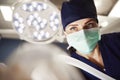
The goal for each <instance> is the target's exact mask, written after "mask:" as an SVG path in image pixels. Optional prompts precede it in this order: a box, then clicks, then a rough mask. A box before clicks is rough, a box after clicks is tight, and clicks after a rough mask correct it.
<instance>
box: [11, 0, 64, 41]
mask: <svg viewBox="0 0 120 80" xmlns="http://www.w3.org/2000/svg"><path fill="white" fill-rule="evenodd" d="M12 22H13V27H14V29H15V30H16V31H17V32H18V34H19V35H20V37H21V38H22V39H24V40H26V41H29V42H33V43H50V42H52V41H53V40H55V38H54V37H55V36H57V34H58V33H59V31H60V30H62V28H61V25H60V24H61V23H60V14H59V10H58V9H57V8H56V6H54V5H53V4H52V3H51V2H50V1H44V0H40V1H29V2H22V3H20V4H19V5H15V8H14V11H13V20H12Z"/></svg>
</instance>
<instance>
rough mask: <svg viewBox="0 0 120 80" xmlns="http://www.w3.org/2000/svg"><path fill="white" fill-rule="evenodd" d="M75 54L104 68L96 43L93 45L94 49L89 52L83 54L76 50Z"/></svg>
mask: <svg viewBox="0 0 120 80" xmlns="http://www.w3.org/2000/svg"><path fill="white" fill-rule="evenodd" d="M77 54H79V55H81V56H83V57H85V58H86V59H88V60H90V61H91V62H93V63H94V64H96V65H98V66H99V67H101V68H104V64H103V60H102V56H101V53H100V51H99V46H98V45H97V46H96V47H95V49H94V50H93V51H92V52H91V53H90V54H87V55H84V54H82V53H80V52H78V51H77Z"/></svg>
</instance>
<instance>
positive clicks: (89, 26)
mask: <svg viewBox="0 0 120 80" xmlns="http://www.w3.org/2000/svg"><path fill="white" fill-rule="evenodd" d="M94 27H97V26H96V25H95V24H94V23H89V24H87V25H86V26H85V29H90V28H94Z"/></svg>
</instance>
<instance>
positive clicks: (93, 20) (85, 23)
mask: <svg viewBox="0 0 120 80" xmlns="http://www.w3.org/2000/svg"><path fill="white" fill-rule="evenodd" d="M91 21H95V19H90V20H88V21H87V22H85V23H84V24H87V23H89V22H91Z"/></svg>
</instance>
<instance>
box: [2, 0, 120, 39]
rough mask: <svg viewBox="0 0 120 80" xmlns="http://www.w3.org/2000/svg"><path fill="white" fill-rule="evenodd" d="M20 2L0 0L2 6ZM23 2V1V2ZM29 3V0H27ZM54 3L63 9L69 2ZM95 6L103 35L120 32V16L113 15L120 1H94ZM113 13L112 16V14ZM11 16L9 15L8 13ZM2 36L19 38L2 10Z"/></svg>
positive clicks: (54, 0) (58, 0)
mask: <svg viewBox="0 0 120 80" xmlns="http://www.w3.org/2000/svg"><path fill="white" fill-rule="evenodd" d="M18 1H20V0H0V6H12V5H13V4H15V2H18ZM21 1H22V0H21ZM27 1H28V0H27ZM50 1H51V2H52V3H54V4H55V5H56V6H57V7H58V9H61V5H62V2H63V1H68V0H50ZM94 1H95V5H96V7H97V13H98V15H99V17H98V19H99V24H100V25H102V26H103V27H104V28H102V29H101V33H103V34H104V33H109V32H115V31H118V32H119V31H120V28H119V25H120V16H118V17H115V16H114V15H112V13H114V12H113V11H115V9H116V5H117V8H119V9H120V4H118V3H120V1H119V0H94ZM110 13H111V14H110ZM119 14H120V13H119ZM8 15H9V13H8ZM0 34H1V36H2V37H4V38H19V35H18V34H17V33H16V32H15V31H14V30H13V27H12V23H11V21H5V20H4V18H3V16H2V13H1V10H0Z"/></svg>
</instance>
